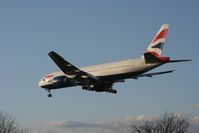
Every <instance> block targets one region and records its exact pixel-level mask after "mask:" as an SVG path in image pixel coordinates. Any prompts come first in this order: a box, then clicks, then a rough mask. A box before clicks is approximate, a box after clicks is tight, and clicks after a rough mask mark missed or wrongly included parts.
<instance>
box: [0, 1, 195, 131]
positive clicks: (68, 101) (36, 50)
mask: <svg viewBox="0 0 199 133" xmlns="http://www.w3.org/2000/svg"><path fill="white" fill-rule="evenodd" d="M198 5H199V2H198V1H197V0H192V1H186V0H181V1H173V0H168V1H158V0H154V1H133V0H108V1H107V0H84V1H82V0H67V1H65V0H56V1H55V0H34V1H27V0H18V1H6V0H1V1H0V18H1V19H0V46H1V48H0V60H1V69H0V73H1V78H0V79H1V87H0V91H1V93H0V109H1V110H5V111H7V112H8V113H10V114H13V115H16V117H17V119H18V120H19V122H20V123H21V124H22V125H23V126H25V127H28V128H31V129H32V132H34V133H44V132H50V131H51V132H53V131H54V132H60V133H62V132H66V131H67V132H69V133H76V132H93V131H95V132H96V133H98V132H110V133H112V132H119V131H118V130H116V129H117V128H116V127H117V126H113V125H114V123H116V124H119V125H123V124H124V123H125V122H126V121H127V120H129V118H131V119H133V120H134V119H136V120H137V117H139V118H140V116H142V118H145V116H151V117H152V116H154V115H155V116H156V115H157V114H161V113H163V112H165V111H168V112H178V113H183V114H186V115H187V116H189V117H190V118H191V119H192V118H195V119H194V120H196V121H197V122H198V123H199V97H198V94H199V90H198V87H197V86H198V74H199V73H198V68H199V62H198V58H197V57H198V54H197V53H198V49H199V46H198V44H197V43H198V41H197V39H198V37H199V36H198V30H199V28H198V23H199V16H198V12H199V8H198ZM164 23H169V24H170V29H169V32H168V36H167V40H166V44H165V47H164V51H163V55H165V56H170V57H172V58H174V59H184V58H191V59H193V61H192V62H187V63H178V64H168V65H165V66H162V67H160V68H158V69H157V70H155V71H162V70H170V69H176V70H177V71H176V72H175V73H172V74H167V75H161V76H157V77H154V78H142V79H139V80H127V82H126V83H122V84H115V85H114V88H115V89H117V90H118V94H117V95H111V94H107V93H93V92H87V91H83V90H81V88H80V87H73V88H66V89H62V90H56V91H53V92H52V93H53V97H52V98H51V99H49V98H47V96H46V94H47V93H46V92H45V91H44V90H43V89H41V88H39V87H38V81H39V80H40V78H41V77H42V76H43V75H45V74H47V73H50V72H53V71H57V70H59V69H58V67H57V66H56V65H55V64H54V63H53V62H52V61H51V59H50V58H49V57H48V55H47V53H48V52H49V51H51V50H54V51H56V52H58V53H60V54H61V55H62V56H63V57H65V58H66V59H67V60H68V61H70V62H71V63H73V64H74V65H76V66H78V67H80V66H86V65H94V64H100V63H106V62H110V61H116V60H122V59H128V58H133V57H134V58H136V57H139V56H141V55H142V53H143V51H144V50H145V49H146V47H147V46H148V44H149V42H150V41H151V40H152V38H153V36H154V35H155V33H156V32H157V31H158V29H159V27H160V26H161V25H162V24H164ZM124 121H125V122H124ZM107 123H108V124H107ZM78 125H83V126H79V127H78ZM90 127H93V128H92V129H90ZM109 127H110V128H109ZM118 127H119V126H118ZM121 129H122V128H121ZM122 132H123V131H122Z"/></svg>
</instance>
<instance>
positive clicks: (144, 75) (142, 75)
mask: <svg viewBox="0 0 199 133" xmlns="http://www.w3.org/2000/svg"><path fill="white" fill-rule="evenodd" d="M174 71H176V70H170V71H163V72H154V73H146V74H141V75H138V76H137V77H134V79H138V78H140V77H153V76H155V75H160V74H166V73H172V72H174Z"/></svg>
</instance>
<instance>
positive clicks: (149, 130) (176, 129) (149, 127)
mask: <svg viewBox="0 0 199 133" xmlns="http://www.w3.org/2000/svg"><path fill="white" fill-rule="evenodd" d="M189 126H190V124H189V121H188V119H185V118H183V117H180V116H177V115H175V114H174V113H165V114H164V115H163V116H162V118H160V119H159V120H155V121H146V122H144V124H139V125H136V124H133V123H132V124H131V125H130V127H131V128H130V132H131V133H188V132H189Z"/></svg>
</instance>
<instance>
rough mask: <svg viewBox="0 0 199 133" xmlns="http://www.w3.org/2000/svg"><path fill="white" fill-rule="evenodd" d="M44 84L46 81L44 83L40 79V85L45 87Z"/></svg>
mask: <svg viewBox="0 0 199 133" xmlns="http://www.w3.org/2000/svg"><path fill="white" fill-rule="evenodd" d="M43 86H44V83H43V81H42V80H40V81H39V87H42V88H43Z"/></svg>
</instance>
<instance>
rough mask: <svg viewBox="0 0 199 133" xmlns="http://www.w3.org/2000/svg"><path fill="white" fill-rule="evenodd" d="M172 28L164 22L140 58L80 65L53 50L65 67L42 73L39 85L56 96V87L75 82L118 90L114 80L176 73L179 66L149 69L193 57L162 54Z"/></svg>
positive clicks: (94, 88) (54, 57)
mask: <svg viewBox="0 0 199 133" xmlns="http://www.w3.org/2000/svg"><path fill="white" fill-rule="evenodd" d="M168 28H169V24H163V25H162V26H161V27H160V29H159V31H158V32H157V34H156V35H155V37H154V38H153V40H152V42H151V43H150V44H149V46H148V48H147V49H146V51H145V52H144V53H143V55H142V56H141V57H139V58H136V59H128V60H122V61H117V62H112V63H107V64H100V65H94V66H87V67H82V68H78V67H76V66H74V65H73V64H71V63H69V62H68V61H66V60H65V59H64V58H63V57H61V56H60V55H59V54H57V53H56V52H54V51H51V52H49V53H48V55H49V56H50V58H51V59H52V60H53V61H54V62H55V64H56V65H57V66H58V67H59V68H60V69H61V71H59V72H54V73H50V74H47V75H45V76H44V77H42V79H41V80H40V82H39V86H40V87H41V88H44V89H46V90H47V91H48V97H52V94H51V90H53V89H60V88H65V87H73V86H81V87H82V89H83V90H88V91H96V92H108V93H114V94H116V93H117V90H114V89H113V84H114V83H117V82H125V80H126V79H138V78H140V77H152V76H155V75H160V74H167V73H172V72H173V71H175V70H169V71H162V72H153V73H146V72H148V71H150V70H152V69H154V68H156V67H159V66H161V65H164V64H167V63H174V62H185V61H191V59H187V60H171V59H170V58H169V57H163V56H161V54H162V50H163V46H164V43H165V40H166V35H167V31H168Z"/></svg>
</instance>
